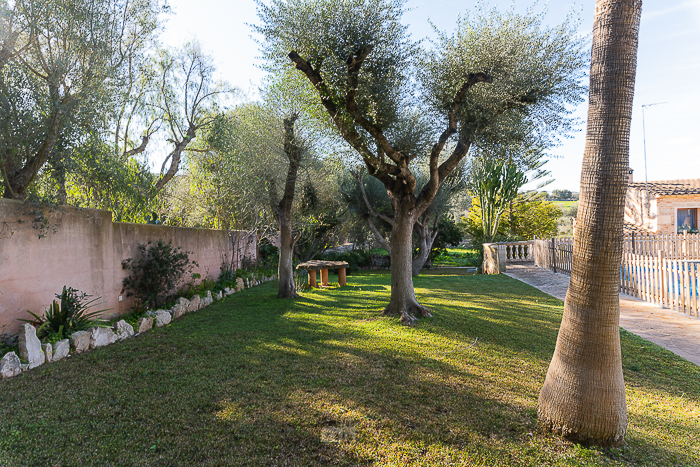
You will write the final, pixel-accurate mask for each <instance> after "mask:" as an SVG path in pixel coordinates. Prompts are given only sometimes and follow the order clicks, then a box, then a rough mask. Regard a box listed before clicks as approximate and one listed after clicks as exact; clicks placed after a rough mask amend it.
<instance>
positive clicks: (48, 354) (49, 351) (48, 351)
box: [41, 344, 53, 363]
mask: <svg viewBox="0 0 700 467" xmlns="http://www.w3.org/2000/svg"><path fill="white" fill-rule="evenodd" d="M41 350H43V351H44V356H45V358H46V363H51V362H52V361H53V346H52V345H51V344H41Z"/></svg>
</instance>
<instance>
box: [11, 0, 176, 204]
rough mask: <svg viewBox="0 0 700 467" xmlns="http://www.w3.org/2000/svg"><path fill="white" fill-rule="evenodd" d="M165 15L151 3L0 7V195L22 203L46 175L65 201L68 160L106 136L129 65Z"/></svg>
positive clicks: (35, 1) (30, 0)
mask: <svg viewBox="0 0 700 467" xmlns="http://www.w3.org/2000/svg"><path fill="white" fill-rule="evenodd" d="M162 12H163V8H162V7H161V6H160V5H159V4H158V2H157V1H156V0H108V1H99V2H98V1H96V0H77V1H68V0H41V1H39V0H16V1H14V2H7V1H5V0H2V1H0V91H1V92H0V94H1V95H2V99H0V177H2V181H3V185H4V190H3V196H4V197H7V198H18V199H24V198H26V196H27V195H28V190H29V189H30V186H31V184H32V182H33V181H34V179H35V177H36V176H37V175H38V174H40V173H41V172H42V171H43V170H46V169H50V171H51V172H52V173H53V174H54V175H55V178H56V180H57V182H58V185H59V186H60V187H61V188H62V190H60V191H59V193H58V197H59V201H63V200H65V179H66V168H67V167H70V164H69V163H68V161H69V159H71V158H73V157H77V155H79V154H81V153H82V154H86V152H85V151H82V152H81V151H79V148H80V147H81V145H83V144H84V143H85V142H86V141H87V140H88V139H90V137H94V136H95V135H99V136H100V137H102V136H104V135H105V134H107V133H108V132H109V131H110V128H109V127H110V124H111V122H112V117H113V111H112V110H113V108H114V107H115V102H117V101H118V100H119V96H120V94H122V93H123V88H122V86H123V84H124V82H125V76H127V75H128V73H129V67H130V63H132V62H133V61H134V60H136V57H138V56H139V55H140V54H142V53H144V50H145V49H146V48H147V47H148V44H149V43H150V41H151V40H152V38H153V36H154V34H155V32H156V30H157V28H158V19H159V15H160V14H161V13H162ZM61 198H63V199H61Z"/></svg>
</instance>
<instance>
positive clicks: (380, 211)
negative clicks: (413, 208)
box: [342, 163, 468, 276]
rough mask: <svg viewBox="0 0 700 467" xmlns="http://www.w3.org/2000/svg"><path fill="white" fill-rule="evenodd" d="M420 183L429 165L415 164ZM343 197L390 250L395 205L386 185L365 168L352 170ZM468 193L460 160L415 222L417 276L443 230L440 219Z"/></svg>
mask: <svg viewBox="0 0 700 467" xmlns="http://www.w3.org/2000/svg"><path fill="white" fill-rule="evenodd" d="M413 171H414V173H415V174H416V178H417V180H418V184H417V185H418V186H422V185H423V184H425V183H426V182H427V179H428V174H427V168H420V167H418V168H414V169H413ZM349 173H350V175H351V176H350V177H349V179H348V180H346V181H345V183H344V187H343V190H342V192H343V197H344V199H345V201H346V203H347V205H348V211H349V212H350V213H351V215H353V216H355V217H357V218H358V219H361V220H362V221H363V223H364V224H365V225H366V226H367V228H368V229H369V231H370V232H371V233H372V235H373V237H374V238H375V240H376V241H377V243H378V244H379V245H381V246H382V248H384V249H385V250H386V251H387V252H388V253H389V254H391V243H390V236H391V230H392V228H393V226H394V216H393V209H392V206H391V201H390V199H389V197H388V196H387V193H386V189H385V188H384V186H383V185H382V184H381V182H379V181H378V180H377V179H376V178H374V177H366V176H365V173H366V172H365V170H364V169H362V168H361V169H359V170H353V169H350V170H349ZM466 197H468V194H467V170H466V168H465V164H464V163H460V165H459V166H457V168H456V169H455V170H453V171H452V172H451V173H450V175H449V176H448V177H447V178H446V179H445V181H444V182H443V183H442V184H441V185H440V188H439V189H438V192H437V194H436V195H435V198H434V199H433V202H432V203H430V206H428V208H427V209H426V210H425V211H424V212H423V214H421V215H420V216H418V218H417V219H416V221H415V224H414V226H413V246H414V255H413V260H412V264H411V273H412V274H413V276H418V275H419V274H420V271H421V270H422V269H423V266H425V264H426V262H427V260H428V257H429V256H430V252H431V251H432V248H433V243H434V242H435V239H436V238H437V236H438V234H439V233H440V220H441V219H442V218H443V217H444V216H446V215H448V213H450V212H451V211H453V210H455V209H456V208H457V207H458V205H459V204H463V202H464V200H465V198H466Z"/></svg>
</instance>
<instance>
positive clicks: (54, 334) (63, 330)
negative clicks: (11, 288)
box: [20, 286, 109, 342]
mask: <svg viewBox="0 0 700 467" xmlns="http://www.w3.org/2000/svg"><path fill="white" fill-rule="evenodd" d="M90 297H91V295H88V294H86V293H84V292H80V291H79V290H76V289H74V288H72V287H66V286H63V291H62V292H61V293H60V294H56V298H58V299H59V300H60V303H59V302H57V301H56V300H54V301H53V303H52V304H51V306H49V308H48V309H45V310H44V316H39V315H37V314H35V313H32V312H31V311H27V313H29V314H30V315H32V317H33V318H34V319H33V320H27V319H21V320H20V321H24V322H27V323H31V324H33V325H34V326H36V328H37V330H36V334H37V336H38V337H39V338H40V339H45V340H47V341H48V342H58V341H60V340H61V339H65V338H67V337H69V336H70V335H71V334H73V333H74V332H76V331H84V330H86V329H88V328H91V327H95V326H105V325H106V321H105V320H103V319H99V318H97V316H99V315H100V314H101V313H104V312H105V311H109V309H105V310H99V311H89V310H90V308H92V306H94V304H95V302H96V301H97V300H99V299H100V297H97V298H93V299H92V300H90Z"/></svg>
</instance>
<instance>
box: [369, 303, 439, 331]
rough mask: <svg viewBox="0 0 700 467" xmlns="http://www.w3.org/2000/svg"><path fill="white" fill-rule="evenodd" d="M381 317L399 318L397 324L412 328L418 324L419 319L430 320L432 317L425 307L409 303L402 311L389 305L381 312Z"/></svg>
mask: <svg viewBox="0 0 700 467" xmlns="http://www.w3.org/2000/svg"><path fill="white" fill-rule="evenodd" d="M382 315H383V316H399V322H400V323H401V324H403V325H404V326H413V325H415V324H416V323H417V322H418V319H419V318H432V317H433V315H432V313H430V310H428V309H427V308H426V307H424V306H421V305H419V304H418V303H410V304H407V305H405V306H404V307H403V308H402V309H398V307H395V306H393V305H392V304H391V303H389V304H388V305H387V306H386V308H384V310H382Z"/></svg>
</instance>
